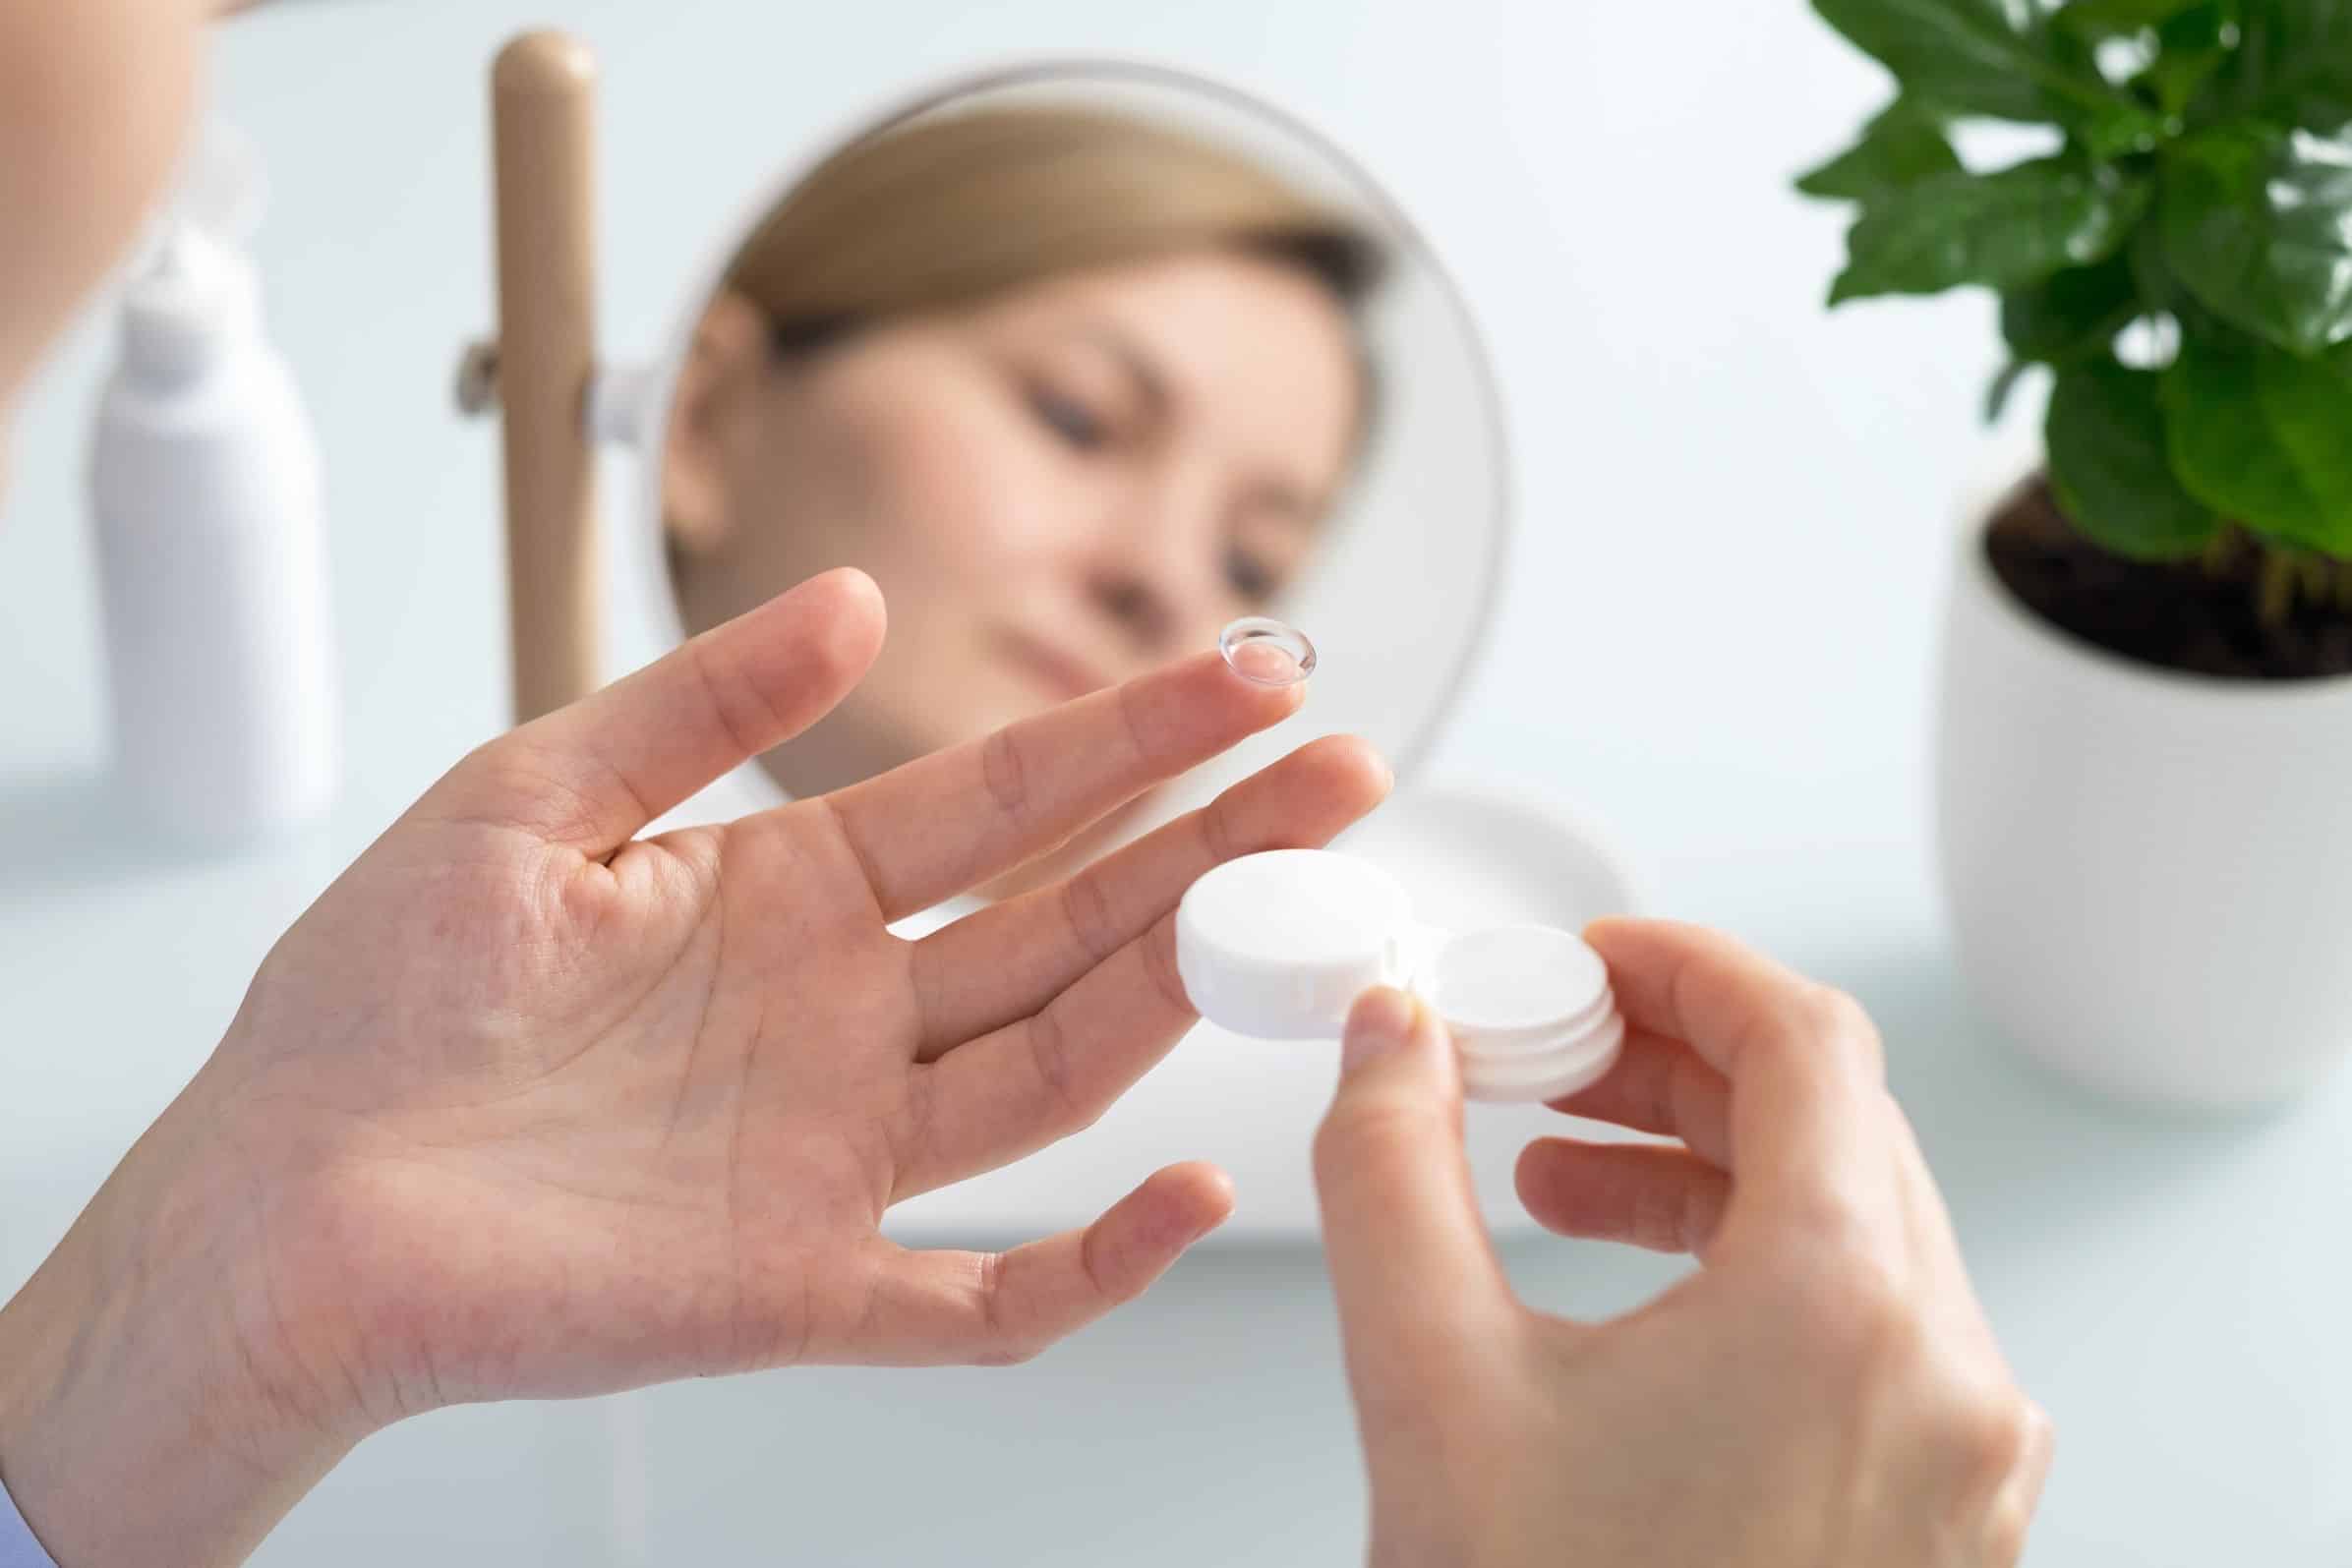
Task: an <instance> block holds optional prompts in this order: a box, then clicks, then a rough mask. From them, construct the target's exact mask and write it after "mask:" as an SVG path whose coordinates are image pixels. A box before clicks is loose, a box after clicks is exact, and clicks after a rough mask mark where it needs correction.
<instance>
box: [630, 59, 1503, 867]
mask: <svg viewBox="0 0 2352 1568" xmlns="http://www.w3.org/2000/svg"><path fill="white" fill-rule="evenodd" d="M651 392H652V395H651V399H650V402H649V405H648V406H649V408H650V409H651V410H652V412H653V417H652V418H651V419H650V420H649V421H648V422H647V427H646V429H647V433H648V436H649V439H648V440H647V446H648V451H647V452H646V457H647V461H646V463H645V465H644V470H645V472H644V477H643V488H642V492H641V503H640V525H639V528H638V530H637V532H638V539H639V546H640V548H641V549H642V550H643V551H645V552H647V553H646V556H645V562H646V567H647V570H646V572H645V574H644V575H645V577H646V579H647V580H648V581H650V582H652V583H655V584H657V585H659V587H658V588H657V590H656V592H655V593H654V594H653V596H652V597H653V599H654V601H655V603H654V604H653V605H652V606H650V607H649V608H650V610H651V611H652V616H653V618H654V620H655V621H656V623H657V624H656V627H655V636H656V637H657V638H659V639H661V640H664V641H675V640H676V639H677V638H680V637H683V636H685V635H688V634H691V633H693V632H696V631H699V630H702V629H704V628H707V627H709V626H712V625H715V624H717V623H719V622H721V621H723V620H725V619H727V618H729V617H731V616H733V615H735V614H737V613H740V612H741V611H743V610H748V609H750V608H752V607H753V606H755V605H757V604H759V603H761V602H763V601H765V600H766V599H768V598H770V597H772V596H773V595H775V594H777V593H779V592H781V591H782V590H784V589H785V588H787V587H789V586H790V585H791V584H793V583H794V582H797V581H799V580H801V579H803V578H806V577H808V576H810V575H812V574H814V573H816V572H819V571H823V570H826V569H829V568H832V567H836V566H843V565H853V566H858V567H861V568H863V569H864V570H865V571H866V572H868V573H869V574H871V575H872V576H873V577H874V579H875V580H876V581H877V582H878V583H879V584H880V585H881V588H882V591H883V595H884V598H885V599H886V601H887V603H888V606H889V613H890V632H889V638H888V641H887V644H886V646H885V647H884V649H883V652H882V654H881V657H880V659H879V660H878V662H877V663H876V664H875V666H874V668H873V670H872V672H871V674H869V675H868V676H867V678H866V679H865V681H864V682H863V683H862V684H861V686H860V687H859V688H858V690H857V691H856V692H855V693H854V694H853V696H852V697H851V698H850V699H849V700H848V701H847V702H845V703H844V704H843V705H842V707H841V708H840V710H838V711H837V712H836V713H835V714H834V715H833V716H831V717H830V718H829V719H827V720H826V721H825V722H824V723H822V724H820V725H819V726H816V727H815V728H814V729H813V730H811V731H809V732H808V733H807V734H805V735H803V736H801V737H799V738H797V739H795V740H794V741H792V742H791V743H789V744H788V745H786V746H783V747H780V748H778V749H777V750H776V751H774V752H772V753H770V754H768V755H767V756H766V757H763V758H762V759H760V760H759V762H758V763H757V764H756V766H755V767H753V768H747V769H745V770H743V771H742V773H741V774H740V775H738V776H737V777H736V778H735V779H734V780H731V781H729V782H728V785H727V788H728V789H729V790H730V791H731V792H732V798H730V799H728V800H727V801H725V802H722V803H718V804H715V805H714V806H713V807H712V809H713V810H716V811H728V812H733V811H736V810H740V809H744V808H745V807H747V806H753V805H757V804H762V803H772V802H773V801H774V800H775V799H776V798H777V797H778V796H779V794H783V795H802V794H809V793H814V792H819V791H822V790H827V789H832V788H835V787H838V786H840V785H842V784H847V783H850V782H853V780H855V779H858V778H860V777H863V776H866V775H869V774H871V773H874V772H876V771H879V770H883V769H887V768H890V767H893V766H895V765H897V764H899V763H902V762H906V761H908V760H910V759H911V758H913V757H915V756H918V755H920V754H922V753H925V752H928V751H931V750H934V749H937V748H939V747H942V746H946V745H951V744H954V743H957V742H960V741H964V740H969V739H972V738H974V737H977V736H979V735H983V734H985V733H987V732H989V731H991V730H993V729H995V728H997V727H999V726H1003V725H1005V724H1008V723H1010V722H1013V721H1015V720H1018V719H1020V718H1023V717H1025V716H1027V715H1029V714H1031V713H1034V712H1037V711H1039V710H1042V709H1044V708H1047V707H1050V706H1052V705H1054V704H1057V703H1060V702H1063V701H1066V700H1068V699H1070V698H1073V697H1076V696H1079V695H1082V694H1084V693H1085V692H1087V691H1089V690H1092V689H1095V688H1097V687H1100V686H1104V685H1109V684H1114V683H1116V682H1118V681H1120V680H1123V679H1125V678H1126V677H1128V676H1130V675H1133V674H1136V673H1139V672H1141V671H1143V670H1145V669H1147V668H1152V667H1154V666H1156V665H1159V664H1161V663H1164V662H1166V661H1167V660H1169V659H1172V658H1175V657H1177V656H1180V655H1183V654H1186V653H1190V652H1193V651H1196V650H1201V649H1206V648H1209V647H1212V646H1215V645H1216V643H1217V639H1218V636H1219V634H1220V631H1221V630H1222V629H1223V628H1224V627H1226V626H1227V625H1228V624H1230V623H1231V622H1233V621H1235V620H1236V619H1238V618H1241V617H1245V616H1272V617H1278V618H1280V619H1282V620H1284V621H1287V622H1290V623H1291V624H1293V625H1295V626H1297V627H1299V628H1301V629H1303V630H1304V631H1305V632H1306V634H1307V635H1308V636H1309V637H1310V638H1312V639H1313V641H1314V644H1315V646H1316V648H1317V651H1318V654H1319V656H1320V662H1319V668H1318V670H1317V672H1316V674H1315V676H1314V681H1313V687H1312V695H1311V698H1310V701H1309V703H1308V705H1307V707H1306V709H1305V711H1304V713H1303V714H1302V716H1301V718H1300V719H1298V720H1294V721H1292V722H1291V723H1290V724H1289V725H1285V726H1281V727H1280V728H1278V729H1277V730H1275V731H1274V732H1272V733H1270V734H1267V735H1264V736H1260V737H1258V739H1257V740H1256V741H1254V742H1252V743H1251V744H1248V745H1245V746H1244V747H1242V748H1241V749H1240V750H1239V751H1237V752H1236V753H1235V754H1233V755H1230V756H1228V757H1226V758H1223V759H1220V760H1219V761H1218V762H1217V763H1216V764H1214V765H1213V766H1211V767H1209V768H1205V769H1203V770H1201V771H1200V772H1199V773H1198V774H1197V775H1196V776H1195V777H1192V778H1190V779H1188V780H1186V781H1184V782H1183V783H1182V784H1178V785H1173V786H1171V787H1169V788H1168V789H1165V790H1163V791H1161V792H1160V793H1159V794H1158V795H1157V796H1155V797H1153V798H1151V799H1149V800H1147V801H1145V802H1141V803H1139V805H1138V807H1137V808H1136V809H1135V810H1132V811H1130V812H1129V813H1127V814H1126V816H1125V817H1124V818H1123V819H1121V820H1120V821H1118V822H1116V823H1114V824H1110V825H1106V828H1105V831H1104V832H1103V833H1101V834H1098V835H1096V836H1095V837H1094V839H1092V840H1091V841H1088V842H1083V843H1080V844H1075V845H1073V846H1071V848H1070V849H1069V850H1067V851H1065V854H1064V856H1063V858H1062V859H1061V860H1060V861H1059V862H1057V863H1055V864H1052V865H1049V866H1043V867H1039V868H1035V872H1034V875H1035V876H1044V875H1052V874H1059V873H1062V872H1066V871H1067V870H1069V869H1070V867H1071V864H1072V862H1073V861H1074V859H1076V858H1083V857H1085V856H1087V855H1090V854H1092V853H1097V852H1100V851H1101V850H1102V849H1104V848H1106V847H1108V846H1109V843H1110V842H1113V841H1118V840H1124V839H1126V838H1128V837H1132V836H1133V835H1134V834H1135V833H1138V832H1141V831H1144V830H1146V829H1147V828H1148V827H1150V826H1152V825H1154V824H1155V823H1157V822H1158V821H1161V820H1164V819H1165V818H1166V817H1167V816H1168V815H1170V814H1172V813H1173V812H1175V811H1178V810H1181V809H1185V808H1186V807H1188V806H1190V805H1193V804H1197V803H1198V802H1199V801H1200V800H1202V799H1205V797H1206V796H1207V795H1208V794H1210V793H1212V792H1213V791H1214V790H1216V789H1217V788H1219V787H1222V786H1223V785H1224V784H1226V783H1229V782H1230V781H1232V780H1233V779H1235V778H1238V777H1240V776H1241V775H1242V774H1243V773H1245V772H1247V771H1248V770H1251V769H1253V768H1256V767H1259V766H1262V765H1263V764H1264V763H1266V762H1268V761H1270V760H1272V758H1273V757H1274V756H1276V755H1278V754H1280V753H1281V752H1284V751H1286V750H1288V749H1290V748H1291V747H1293V746H1295V745H1297V744H1299V743H1300V742H1301V741H1302V740H1303V739H1304V738H1306V735H1307V733H1308V732H1309V731H1310V730H1311V731H1313V732H1317V733H1322V732H1331V731H1342V730H1344V731H1352V732H1355V733H1359V734H1362V735H1364V736H1366V737H1367V738H1369V739H1370V740H1372V741H1373V742H1374V743H1375V744H1376V745H1378V746H1379V747H1380V748H1381V749H1382V751H1383V752H1384V753H1385V754H1386V756H1387V757H1388V758H1389V759H1390V761H1391V762H1392V763H1393V764H1394V765H1395V766H1396V768H1397V770H1398V773H1399V775H1400V776H1403V775H1405V774H1407V773H1409V772H1410V771H1411V769H1412V768H1413V766H1414V765H1415V764H1416V763H1417V761H1418V760H1419V759H1420V757H1421V756H1422V755H1423V753H1424V752H1425V751H1426V750H1427V748H1428V746H1429V744H1430V742H1431V740H1432V738H1433V735H1434V732H1435V730H1436V727H1437V726H1438V725H1439V723H1440V721H1441V718H1442V717H1443V716H1444V714H1445V712H1446V710H1447V708H1448V706H1449V704H1450V702H1451V700H1452V698H1453V696H1454V693H1455V691H1456V688H1457V686H1458V684H1459V682H1460V681H1461V679H1462V677H1463V675H1464V673H1465V672H1466V670H1467V668H1468V666H1469V664H1470V662H1471V659H1472V656H1473V654H1474V652H1475V650H1476V647H1477V645H1478V643H1479V640H1480V634H1481V631H1482V629H1483V627H1484V625H1485V623H1486V621H1487V618H1488V613H1489V610H1490V607H1491V605H1492V602H1493V599H1494V595H1495V591H1496V587H1497V579H1498V575H1499V565H1500V560H1501V555H1502V547H1503V536H1504V531H1505V517H1506V510H1507V506H1506V494H1505V466H1504V455H1503V437H1502V431H1501V424H1500V420H1499V409H1498V401H1497V397H1496V394H1495V390H1494V386H1493V382H1492V378H1491V377H1490V375H1489V372H1488V369H1487V365H1486V360H1485V356H1484V353H1483V351H1482V349H1481V346H1480V343H1479V339H1478V335H1477V332H1476V329H1475V327H1474V326H1473V325H1472V323H1471V321H1470V319H1469V317H1468V315H1467V313H1466V312H1465V310H1464V308H1463V305H1462V302H1461V300H1460V299H1459V297H1458V296H1457V294H1456V293H1455V291H1454V289H1453V287H1452V285H1451V284H1450V282H1449V281H1448V279H1447V278H1446V276H1445V274H1444V272H1443V270H1442V268H1441V266H1440V264H1439V263H1438V261H1437V260H1436V259H1435V257H1434V256H1433V255H1432V254H1431V252H1430V249H1429V247H1428V246H1427V245H1426V243H1424V241H1423V240H1422V238H1421V237H1420V236H1419V235H1418V234H1417V233H1416V232H1415V231H1414V229H1413V228H1412V226H1411V225H1410V224H1409V223H1408V222H1407V221H1406V220H1405V219H1404V218H1403V217H1402V216H1401V214H1400V213H1399V212H1398V211H1397V210H1396V208H1395V206H1394V205H1393V203H1390V202H1389V201H1388V200H1387V199H1386V198H1385V197H1384V196H1383V195H1382V192H1381V191H1380V190H1379V189H1378V188H1377V187H1376V186H1375V185H1374V184H1373V183H1372V182H1371V181H1370V180H1369V179H1368V178H1367V177H1366V176H1365V175H1364V174H1363V172H1362V171H1361V170H1360V169H1358V168H1356V167H1355V166H1354V165H1353V164H1352V163H1350V162H1349V161H1348V160H1347V159H1346V158H1345V157H1344V156H1343V155H1342V154H1340V153H1339V152H1338V151H1337V150H1336V149H1335V148H1333V147H1332V146H1331V145H1330V144H1329V143H1327V142H1325V141H1324V140H1323V139H1321V138H1319V137H1318V136H1316V135H1315V134H1313V133H1312V132H1310V131H1308V130H1307V129H1305V128H1304V127H1302V126H1301V125H1299V124H1298V123H1297V122H1296V121H1294V120H1292V119H1291V118H1289V117H1288V116H1286V115H1284V114H1282V113H1280V112H1278V111H1276V110H1274V109H1272V108H1270V107H1268V106H1266V105H1264V104H1263V103H1259V102H1256V101H1253V100H1251V99H1249V98H1247V97H1245V96H1244V95H1241V94H1239V93H1237V92H1234V91H1232V90H1229V89H1227V88H1224V87H1216V86H1213V85H1210V84H1208V83H1206V82H1203V81H1200V80H1196V79H1193V78H1190V77H1187V76H1184V75H1182V74H1178V73H1173V72H1169V71H1166V70H1161V69H1157V68H1147V67H1138V66H1127V65H1085V66H1073V65H1067V64H1062V65H1054V66H1047V67H1036V68H1027V69H1021V70H1015V71H1007V72H999V73H994V74H991V75H988V76H984V77H980V78H976V79H969V80H965V81H962V82H959V83H957V84H955V85H954V86H953V87H949V88H947V89H944V90H937V91H933V92H929V93H926V94H924V95H922V96H921V97H919V98H917V99H915V100H913V101H911V102H907V103H903V104H901V105H899V106H897V107H895V108H894V109H892V110H891V111H889V112H887V113H884V114H882V115H880V116H878V117H876V118H873V119H870V120H868V121H866V122H864V123H863V124H861V125H860V126H859V127H858V128H857V129H856V130H855V131H854V132H853V134H852V135H850V136H848V137H846V138H843V139H841V140H840V141H838V142H835V143H831V144H828V145H826V147H825V148H824V150H823V152H822V154H821V155H820V156H819V157H817V158H816V159H815V160H813V161H812V162H810V163H808V164H806V165H804V166H801V167H797V168H795V169H794V170H793V171H791V172H790V174H789V176H788V177H787V178H786V179H785V180H784V181H783V182H782V183H781V185H780V187H779V188H778V189H777V191H776V192H775V193H774V194H773V197H772V199H771V200H768V201H766V202H763V203H760V204H759V206H758V207H757V208H756V211H755V213H754V216H753V220H752V221H751V222H750V223H749V224H748V225H747V226H746V228H745V229H743V230H741V231H739V232H738V235H737V236H736V237H735V240H734V242H733V243H732V244H730V245H729V246H728V247H727V248H726V250H725V252H724V254H723V256H722V258H721V259H720V261H719V262H718V263H717V264H716V265H715V266H714V268H713V269H712V273H711V275H710V277H709V278H708V279H707V280H706V281H705V282H704V284H703V285H702V286H701V287H700V288H698V289H697V291H696V292H695V293H694V295H693V296H692V297H691V302H690V305H689V307H688V309H687V310H686V311H685V312H684V315H683V319H682V320H681V322H680V324H679V326H678V328H677V331H676V336H675V338H674V340H673V342H672V344H671V346H670V351H669V353H668V354H667V356H666V357H665V358H664V360H663V362H662V363H661V365H660V367H659V368H658V370H657V371H656V372H655V373H654V380H653V382H652V384H651ZM746 792H747V793H746Z"/></svg>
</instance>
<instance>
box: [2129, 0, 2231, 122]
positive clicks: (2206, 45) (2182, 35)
mask: <svg viewBox="0 0 2352 1568" xmlns="http://www.w3.org/2000/svg"><path fill="white" fill-rule="evenodd" d="M2237 10H2238V8H2237V5H2236V3H2235V0H2228V3H2224V0H2205V3H2204V4H2200V5H2193V6H2190V7H2188V8H2186V9H2185V10H2183V11H2182V12H2181V13H2180V14H2179V15H2178V16H2172V17H2167V18H2165V19H2164V21H2163V22H2162V23H2161V24H2160V25H2159V26H2158V27H2157V29H2156V57H2155V59H2154V60H2153V61H2151V62H2150V63H2149V64H2148V67H2147V69H2146V71H2144V72H2142V73H2141V74H2140V78H2139V80H2140V81H2141V83H2142V84H2144V85H2145V86H2146V87H2147V89H2148V90H2149V91H2150V92H2153V93H2154V94H2155V96H2156V102H2157V104H2158V106H2160V107H2161V108H2162V109H2163V111H2164V113H2165V114H2166V115H2167V116H2177V115H2178V114H2180V113H2181V112H2182V111H2183V110H2184V109H2186V108H2188V107H2189V105H2190V103H2191V102H2192V101H2194V100H2195V98H2196V97H2197V93H2198V89H2199V88H2201V87H2204V86H2205V83H2206V82H2207V81H2209V80H2210V79H2211V78H2212V76H2213V73H2214V72H2216V71H2217V70H2219V69H2220V68H2221V66H2222V65H2223V63H2225V62H2226V61H2227V60H2229V58H2230V54H2231V48H2232V44H2233V40H2235V39H2236V38H2238V37H2239V36H2240V32H2239V29H2238V22H2237Z"/></svg>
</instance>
